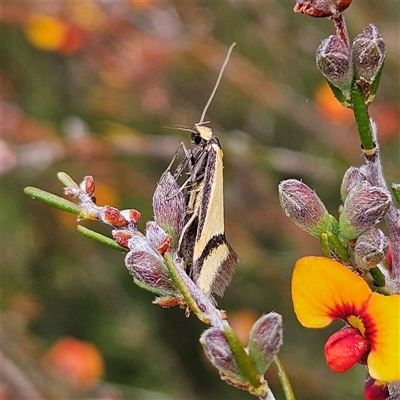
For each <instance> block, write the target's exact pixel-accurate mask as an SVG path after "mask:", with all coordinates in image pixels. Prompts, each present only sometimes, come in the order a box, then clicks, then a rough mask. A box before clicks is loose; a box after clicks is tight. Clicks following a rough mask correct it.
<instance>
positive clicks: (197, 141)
mask: <svg viewBox="0 0 400 400" xmlns="http://www.w3.org/2000/svg"><path fill="white" fill-rule="evenodd" d="M201 140H202V137H201V136H200V134H199V133H198V132H192V143H195V144H200V142H201Z"/></svg>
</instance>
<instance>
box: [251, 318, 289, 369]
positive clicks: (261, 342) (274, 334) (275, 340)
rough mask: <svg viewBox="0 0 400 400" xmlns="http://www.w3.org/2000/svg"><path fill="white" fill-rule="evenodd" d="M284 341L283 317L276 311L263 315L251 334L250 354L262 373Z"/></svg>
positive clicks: (255, 365)
mask: <svg viewBox="0 0 400 400" xmlns="http://www.w3.org/2000/svg"><path fill="white" fill-rule="evenodd" d="M282 343H283V327H282V317H281V316H280V315H279V314H278V313H275V312H271V313H269V314H266V315H263V316H262V317H261V318H259V319H258V320H257V321H256V323H255V324H254V325H253V327H252V329H251V331H250V334H249V345H248V349H249V356H250V358H251V360H252V361H253V365H254V367H255V368H256V370H257V372H258V373H259V374H260V375H264V374H265V372H266V371H267V369H268V367H269V366H270V364H271V363H272V361H273V359H274V357H275V356H276V355H277V354H278V352H279V349H280V347H281V345H282Z"/></svg>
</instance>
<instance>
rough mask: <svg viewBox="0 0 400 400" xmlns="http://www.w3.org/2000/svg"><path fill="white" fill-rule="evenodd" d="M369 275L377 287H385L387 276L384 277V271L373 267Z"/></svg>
mask: <svg viewBox="0 0 400 400" xmlns="http://www.w3.org/2000/svg"><path fill="white" fill-rule="evenodd" d="M369 273H370V274H371V276H372V278H373V279H374V281H375V283H376V286H378V287H384V286H385V284H386V282H385V275H383V273H382V271H381V270H380V269H379V268H378V267H373V268H371V269H370V270H369Z"/></svg>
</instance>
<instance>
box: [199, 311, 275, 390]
mask: <svg viewBox="0 0 400 400" xmlns="http://www.w3.org/2000/svg"><path fill="white" fill-rule="evenodd" d="M282 342H283V326H282V317H281V316H280V315H279V314H277V313H275V312H271V313H269V314H266V315H263V316H262V317H260V318H259V319H258V320H257V321H256V322H255V324H254V325H253V327H252V329H251V331H250V333H249V340H248V347H247V349H245V350H246V351H245V354H244V355H243V354H242V356H244V357H249V359H250V363H251V368H254V369H255V372H256V374H257V375H258V377H259V381H260V383H261V385H262V384H263V382H264V379H263V377H264V374H265V372H266V371H267V370H268V368H269V366H270V365H271V363H272V362H273V360H274V358H275V357H276V356H277V354H278V352H279V349H280V347H281V345H282ZM200 343H201V344H202V345H203V348H204V352H205V354H206V355H207V358H208V359H209V360H210V362H211V363H212V364H213V365H214V366H215V367H216V368H217V369H218V371H219V373H220V375H221V377H222V379H224V380H225V381H227V382H228V383H230V384H231V385H234V386H236V387H239V388H241V389H246V390H249V391H254V389H256V388H254V387H251V383H250V382H249V380H248V378H247V377H246V371H243V369H242V368H241V366H240V365H241V363H239V362H238V359H237V354H235V347H234V346H232V344H231V343H229V341H228V339H227V335H226V332H225V331H224V329H223V328H217V327H213V328H209V329H207V330H206V331H205V332H203V334H202V335H201V337H200Z"/></svg>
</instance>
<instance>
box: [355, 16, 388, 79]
mask: <svg viewBox="0 0 400 400" xmlns="http://www.w3.org/2000/svg"><path fill="white" fill-rule="evenodd" d="M352 52H353V64H354V69H355V72H356V75H357V77H358V78H360V79H363V80H365V81H367V82H370V83H371V82H373V81H374V79H375V77H376V75H377V74H378V72H379V70H380V69H381V67H382V64H383V61H384V59H385V52H386V46H385V42H384V41H383V38H382V36H381V35H380V34H379V32H378V29H377V28H376V26H375V25H373V24H370V25H368V26H367V27H366V28H365V29H364V30H363V31H362V32H361V33H360V34H359V35H358V36H356V38H355V39H354V42H353V46H352Z"/></svg>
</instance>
